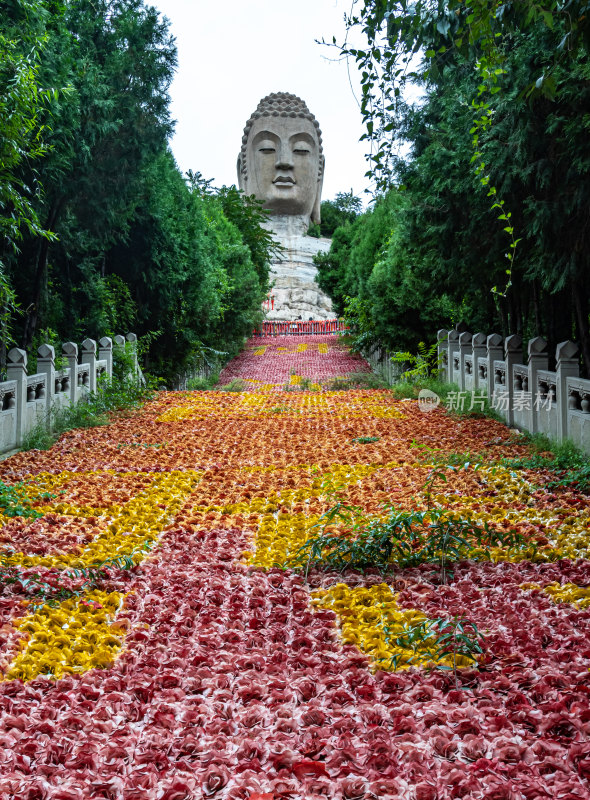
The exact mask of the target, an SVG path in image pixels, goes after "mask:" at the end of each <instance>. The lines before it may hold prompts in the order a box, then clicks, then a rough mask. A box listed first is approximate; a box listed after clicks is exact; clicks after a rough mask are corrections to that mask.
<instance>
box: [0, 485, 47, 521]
mask: <svg viewBox="0 0 590 800" xmlns="http://www.w3.org/2000/svg"><path fill="white" fill-rule="evenodd" d="M38 497H39V499H42V500H48V499H50V498H51V497H52V495H51V494H49V493H47V492H45V493H43V494H41V495H39V496H38ZM0 514H2V515H3V516H4V517H26V518H28V519H37V518H38V517H42V516H43V514H41V513H39V511H36V510H35V509H34V508H33V507H32V505H31V500H30V498H29V497H28V493H27V484H26V483H24V482H22V481H21V482H19V483H15V484H14V485H12V486H8V485H7V484H6V483H4V482H3V481H0Z"/></svg>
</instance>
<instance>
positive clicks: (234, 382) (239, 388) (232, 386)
mask: <svg viewBox="0 0 590 800" xmlns="http://www.w3.org/2000/svg"><path fill="white" fill-rule="evenodd" d="M215 389H216V391H218V392H245V391H246V390H247V389H248V386H247V384H246V382H245V381H243V380H242V379H241V378H232V379H231V381H230V382H229V383H225V384H224V385H223V386H216V387H215Z"/></svg>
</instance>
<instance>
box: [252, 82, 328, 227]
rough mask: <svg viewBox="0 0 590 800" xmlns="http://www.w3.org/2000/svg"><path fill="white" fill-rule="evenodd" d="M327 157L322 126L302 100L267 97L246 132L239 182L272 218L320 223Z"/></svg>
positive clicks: (288, 97) (281, 93) (286, 96)
mask: <svg viewBox="0 0 590 800" xmlns="http://www.w3.org/2000/svg"><path fill="white" fill-rule="evenodd" d="M323 177H324V153H323V150H322V134H321V132H320V126H319V124H318V122H317V120H316V118H315V117H314V116H313V114H312V113H311V112H310V110H309V109H308V107H307V106H306V104H305V103H304V102H303V100H300V99H299V97H296V96H295V95H294V94H287V93H285V92H279V93H276V94H269V95H268V96H267V97H264V98H263V99H262V100H261V101H260V103H258V107H257V109H256V111H255V112H254V114H252V116H251V117H250V119H249V120H248V122H247V123H246V127H245V128H244V135H243V137H242V149H241V151H240V155H239V156H238V183H239V187H240V189H241V190H242V191H243V192H244V193H245V194H247V195H251V194H253V195H255V196H256V197H257V198H258V199H259V200H262V201H264V207H265V208H267V209H268V210H269V211H271V212H272V214H287V215H293V216H300V217H303V218H304V219H305V220H306V221H307V222H308V223H309V220H310V219H311V220H312V221H313V222H316V223H318V222H319V221H320V200H321V194H322V182H323Z"/></svg>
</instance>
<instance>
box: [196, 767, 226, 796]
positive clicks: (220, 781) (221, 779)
mask: <svg viewBox="0 0 590 800" xmlns="http://www.w3.org/2000/svg"><path fill="white" fill-rule="evenodd" d="M228 780H229V772H228V771H227V769H226V768H225V767H223V766H216V765H214V764H213V765H212V766H210V767H209V768H208V769H207V771H206V772H205V774H204V776H203V779H202V780H201V788H202V790H203V795H204V796H205V797H213V795H214V794H217V792H219V791H221V789H223V787H224V786H225V785H226V783H227V782H228Z"/></svg>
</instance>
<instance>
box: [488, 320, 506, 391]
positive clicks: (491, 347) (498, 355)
mask: <svg viewBox="0 0 590 800" xmlns="http://www.w3.org/2000/svg"><path fill="white" fill-rule="evenodd" d="M486 346H487V351H488V379H487V380H488V397H489V399H490V403H491V402H492V398H493V397H494V389H495V386H496V373H495V372H494V361H502V359H503V357H504V352H503V350H502V337H501V336H500V334H499V333H491V334H490V335H489V336H488V338H487V340H486Z"/></svg>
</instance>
